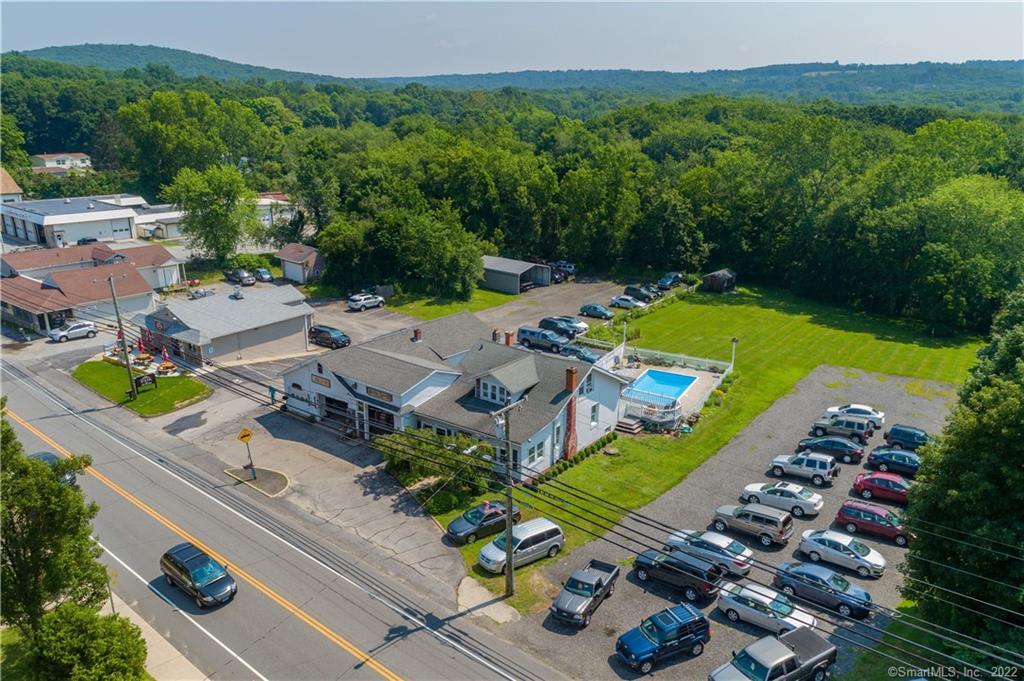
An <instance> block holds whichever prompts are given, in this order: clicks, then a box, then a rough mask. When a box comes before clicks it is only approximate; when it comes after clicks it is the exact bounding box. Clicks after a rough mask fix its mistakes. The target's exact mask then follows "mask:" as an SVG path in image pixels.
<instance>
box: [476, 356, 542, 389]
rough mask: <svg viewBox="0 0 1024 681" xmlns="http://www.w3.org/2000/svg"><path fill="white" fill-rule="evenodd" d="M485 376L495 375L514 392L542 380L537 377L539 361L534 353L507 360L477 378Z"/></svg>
mask: <svg viewBox="0 0 1024 681" xmlns="http://www.w3.org/2000/svg"><path fill="white" fill-rule="evenodd" d="M484 376H493V377H494V378H495V379H496V380H497V381H498V382H500V383H501V384H502V385H503V386H505V387H506V388H507V389H508V390H509V391H511V392H513V393H518V392H521V391H523V390H526V389H527V388H532V387H533V386H535V385H537V383H538V382H539V381H540V379H539V378H538V377H537V363H536V362H535V361H534V359H533V355H532V354H531V355H530V356H528V357H519V358H517V359H514V360H512V361H509V362H506V363H505V364H502V365H501V366H498V367H495V368H494V369H491V370H490V371H485V372H483V373H481V374H478V375H477V376H476V377H475V378H482V377H484Z"/></svg>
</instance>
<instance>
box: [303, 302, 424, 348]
mask: <svg viewBox="0 0 1024 681" xmlns="http://www.w3.org/2000/svg"><path fill="white" fill-rule="evenodd" d="M310 305H311V306H312V307H313V309H314V310H316V312H315V313H314V315H313V323H314V324H326V325H328V326H333V327H336V328H338V329H341V330H342V331H344V332H345V333H347V334H348V335H349V336H351V338H352V342H353V343H362V342H364V341H368V340H370V339H371V338H376V337H377V336H381V335H384V334H385V333H391V332H392V331H397V330H399V329H404V328H406V327H409V326H413V325H415V324H416V322H417V319H416V318H415V317H410V316H408V315H404V314H399V313H397V312H393V311H391V310H390V309H388V308H387V307H375V308H372V309H369V310H364V311H362V312H356V311H354V310H350V309H348V305H347V304H346V303H345V301H344V300H340V301H335V302H328V303H317V302H315V301H314V302H311V303H310Z"/></svg>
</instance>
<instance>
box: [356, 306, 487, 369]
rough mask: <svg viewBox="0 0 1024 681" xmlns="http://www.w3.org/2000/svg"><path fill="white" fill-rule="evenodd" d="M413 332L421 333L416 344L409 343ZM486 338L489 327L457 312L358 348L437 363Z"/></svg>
mask: <svg viewBox="0 0 1024 681" xmlns="http://www.w3.org/2000/svg"><path fill="white" fill-rule="evenodd" d="M416 329H419V330H420V331H421V333H422V340H421V341H420V342H419V343H414V342H413V337H414V331H415V330H416ZM490 336H491V327H489V326H487V325H486V324H484V323H483V322H482V321H480V320H479V319H477V318H476V317H475V316H473V315H472V314H470V313H469V312H460V313H459V314H454V315H451V316H448V317H441V318H440V319H435V320H433V321H429V322H422V323H420V324H416V325H415V326H410V327H406V328H404V329H401V330H399V331H395V332H393V333H388V334H384V335H383V336H378V337H377V338H373V339H371V340H368V341H366V342H365V343H363V344H362V346H361V347H366V348H374V349H380V350H389V351H392V352H397V353H400V354H402V355H412V356H414V357H420V358H422V359H427V360H431V361H437V360H444V359H448V358H449V357H451V356H452V355H457V354H458V353H460V352H465V351H466V350H468V349H469V348H470V347H471V346H472V345H473V341H475V340H477V339H479V338H490ZM337 352H342V350H338V351H337Z"/></svg>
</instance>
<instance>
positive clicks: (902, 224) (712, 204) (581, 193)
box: [3, 55, 1024, 333]
mask: <svg viewBox="0 0 1024 681" xmlns="http://www.w3.org/2000/svg"><path fill="white" fill-rule="evenodd" d="M636 97H637V96H636V95H631V94H626V95H618V94H615V93H611V94H609V93H605V92H594V91H584V90H578V91H569V92H561V93H559V92H550V91H548V92H532V91H525V90H519V89H513V88H503V89H501V90H497V91H466V90H441V89H434V88H428V87H425V86H423V85H420V84H408V85H405V86H403V87H401V88H398V89H395V90H366V89H362V88H354V87H351V86H347V85H344V84H340V83H321V84H317V85H311V84H306V83H299V82H289V83H285V82H282V81H272V82H263V81H250V82H239V81H232V82H223V81H218V80H214V79H211V78H205V77H196V78H187V79H186V78H181V77H179V76H177V75H176V74H175V73H174V72H173V71H171V70H170V69H169V68H167V67H165V66H148V67H145V68H143V69H129V70H127V71H125V72H123V73H120V74H113V73H111V72H108V71H103V70H99V69H95V68H90V67H79V66H68V65H61V64H56V63H53V62H45V61H42V60H37V59H32V58H28V57H24V56H20V55H8V56H7V57H5V58H4V60H3V110H4V118H3V123H4V131H3V136H4V145H3V162H4V164H5V165H7V166H8V167H9V169H11V171H12V172H13V173H14V174H15V176H16V177H17V178H18V179H19V181H24V182H25V186H26V187H27V188H28V189H29V190H30V191H32V192H34V193H35V195H37V196H42V195H60V194H69V193H86V192H89V191H115V190H120V189H124V190H136V191H141V192H142V193H143V194H144V195H145V196H147V197H148V198H150V199H151V200H153V199H156V198H158V197H162V198H164V199H167V198H168V197H172V196H191V197H202V196H203V195H204V193H203V192H208V191H209V189H208V188H209V187H210V186H222V187H230V188H231V192H232V195H233V196H236V197H238V199H239V200H244V198H245V197H246V196H250V195H251V192H252V191H253V190H257V191H262V190H268V189H285V190H287V191H290V192H291V193H292V194H293V195H295V196H296V197H298V198H299V199H300V200H301V202H302V204H303V208H304V215H305V216H306V217H308V219H309V222H310V228H309V230H308V231H307V232H305V234H304V235H303V238H305V239H307V240H309V241H312V242H315V243H317V244H318V245H320V247H321V248H322V249H323V250H324V251H325V252H326V254H327V255H328V256H329V260H330V263H331V267H330V271H329V276H330V278H331V279H333V280H334V281H335V282H336V283H338V284H340V285H355V284H360V283H362V284H365V283H367V282H371V281H394V282H399V283H401V284H402V285H403V286H415V287H423V288H426V289H428V290H432V291H434V292H437V293H442V294H446V295H455V296H463V297H464V296H468V295H469V294H470V293H471V292H472V289H473V287H474V286H475V283H476V281H477V279H478V278H479V274H480V258H479V255H480V254H481V253H484V252H491V253H502V254H506V255H510V256H531V255H534V256H543V257H550V258H558V257H564V258H568V259H570V260H574V261H576V262H578V263H580V265H581V266H582V267H583V268H585V269H587V270H590V271H598V272H620V273H632V274H635V275H638V276H640V275H642V276H653V275H654V274H655V273H658V272H660V271H663V270H668V269H680V270H683V271H687V272H699V271H702V270H706V269H707V268H714V267H719V266H723V265H729V266H732V267H734V268H735V269H737V270H738V271H739V272H740V275H741V277H743V279H744V280H746V281H760V282H768V283H771V284H774V285H778V286H785V287H788V288H790V289H791V290H793V291H795V292H798V293H800V294H803V295H807V296H811V297H815V298H819V299H823V300H827V301H830V302H834V303H838V304H841V305H845V306H848V307H849V308H851V309H866V310H872V311H879V312H883V313H885V314H888V315H892V316H914V317H918V318H920V319H923V320H925V321H926V322H927V323H928V324H929V325H930V327H931V328H932V329H933V331H934V332H936V333H945V332H949V331H951V330H953V329H956V328H969V329H977V330H982V329H986V328H987V327H988V324H989V322H990V320H991V318H992V315H993V313H994V311H995V310H996V309H997V308H998V306H999V305H1000V303H1001V301H1002V299H1003V298H1004V297H1005V293H1006V291H1009V290H1012V289H1013V288H1014V287H1015V286H1017V285H1018V284H1019V282H1020V281H1021V279H1022V277H1024V192H1022V188H1024V119H1022V118H1021V116H1019V115H1015V114H1007V113H996V112H992V113H986V114H966V113H951V112H949V111H946V110H944V109H941V108H936V107H921V106H910V107H905V106H895V105H866V106H851V105H845V104H838V103H834V102H829V101H825V100H821V101H815V102H810V103H804V104H797V103H782V102H771V101H768V100H764V99H757V98H742V99H736V98H729V97H724V96H720V95H710V94H706V95H696V96H688V97H683V98H678V99H674V100H669V101H664V100H648V101H643V102H641V101H637V99H636ZM573 112H579V113H573ZM21 140H23V142H22V141H21ZM79 149H81V150H84V151H88V152H89V153H91V154H92V155H93V157H94V163H95V165H96V167H97V168H99V169H100V172H97V173H94V174H91V175H89V176H84V177H79V178H75V179H74V180H72V181H70V182H68V181H64V182H54V181H53V180H52V178H49V179H46V180H41V179H38V178H36V177H35V176H32V174H31V173H28V172H26V171H25V164H26V163H27V157H26V156H25V154H24V151H23V150H27V151H28V152H30V153H35V152H40V151H56V150H79ZM193 171H194V172H193ZM176 180H177V181H176ZM243 185H244V187H243ZM246 188H247V191H245V189H246ZM200 200H202V199H200ZM223 214H225V215H243V214H245V211H232V210H230V207H227V208H226V209H225V211H224V213H223ZM215 222H216V221H206V224H212V223H215ZM235 227H236V229H234V231H233V234H235V236H234V237H232V238H240V237H241V235H243V234H245V233H246V231H245V230H241V229H237V225H236V226H235ZM272 232H273V233H271V234H268V235H263V236H265V237H267V238H273V239H277V240H284V239H289V238H296V237H297V235H300V234H302V226H301V225H297V224H291V225H277V226H275V228H274V229H273V230H272ZM202 241H203V242H207V243H217V244H219V246H218V248H217V250H218V251H222V250H223V248H224V244H225V243H227V244H228V245H230V243H231V242H230V239H229V240H228V241H227V242H225V241H224V239H223V238H215V239H213V238H211V239H203V240H202Z"/></svg>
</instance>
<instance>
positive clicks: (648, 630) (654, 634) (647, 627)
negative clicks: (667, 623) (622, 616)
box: [640, 619, 661, 643]
mask: <svg viewBox="0 0 1024 681" xmlns="http://www.w3.org/2000/svg"><path fill="white" fill-rule="evenodd" d="M640 633H642V634H643V635H644V636H646V637H647V638H648V639H649V640H650V641H651V643H661V634H660V633H659V632H658V628H657V627H656V626H654V620H651V619H645V620H644V621H643V622H641V623H640Z"/></svg>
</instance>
